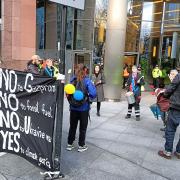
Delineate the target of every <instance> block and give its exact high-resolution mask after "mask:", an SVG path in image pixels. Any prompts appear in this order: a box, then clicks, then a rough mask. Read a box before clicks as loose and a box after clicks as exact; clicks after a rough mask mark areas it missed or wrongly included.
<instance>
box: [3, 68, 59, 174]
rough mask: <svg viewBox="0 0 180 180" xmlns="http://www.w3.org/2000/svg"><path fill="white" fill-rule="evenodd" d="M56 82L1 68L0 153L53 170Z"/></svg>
mask: <svg viewBox="0 0 180 180" xmlns="http://www.w3.org/2000/svg"><path fill="white" fill-rule="evenodd" d="M56 87H57V86H56V82H55V80H54V79H52V78H45V77H40V76H35V75H33V74H31V73H25V72H20V71H14V70H8V69H1V68H0V152H1V151H4V152H8V153H13V154H16V155H19V156H22V157H23V158H25V159H26V160H28V161H30V162H31V163H33V164H34V165H37V166H39V167H41V168H43V169H45V170H51V171H52V170H53V158H52V153H53V140H54V137H53V134H54V123H55V112H56V94H57V93H56V92H57V88H56Z"/></svg>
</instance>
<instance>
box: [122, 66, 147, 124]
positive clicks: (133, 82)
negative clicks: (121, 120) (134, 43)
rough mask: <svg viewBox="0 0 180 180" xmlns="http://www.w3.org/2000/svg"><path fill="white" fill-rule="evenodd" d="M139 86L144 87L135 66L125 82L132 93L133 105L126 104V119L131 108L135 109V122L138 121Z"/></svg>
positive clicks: (129, 115)
mask: <svg viewBox="0 0 180 180" xmlns="http://www.w3.org/2000/svg"><path fill="white" fill-rule="evenodd" d="M141 85H144V78H143V76H141V75H140V74H138V70H137V67H136V66H132V74H130V76H129V78H128V80H127V87H128V91H131V92H133V95H134V98H135V103H134V104H129V103H128V113H127V115H126V117H125V118H126V119H128V118H131V113H132V107H133V106H134V108H135V115H136V121H140V105H139V103H140V100H141Z"/></svg>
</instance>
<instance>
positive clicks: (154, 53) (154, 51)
mask: <svg viewBox="0 0 180 180" xmlns="http://www.w3.org/2000/svg"><path fill="white" fill-rule="evenodd" d="M153 57H156V46H153Z"/></svg>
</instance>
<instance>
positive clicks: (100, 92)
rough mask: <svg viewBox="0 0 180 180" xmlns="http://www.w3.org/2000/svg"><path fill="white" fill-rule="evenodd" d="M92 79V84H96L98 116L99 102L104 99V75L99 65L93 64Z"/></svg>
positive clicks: (98, 110) (98, 111)
mask: <svg viewBox="0 0 180 180" xmlns="http://www.w3.org/2000/svg"><path fill="white" fill-rule="evenodd" d="M92 80H93V83H94V85H95V86H96V92H97V97H96V102H97V116H100V107H101V102H102V101H104V89H103V84H105V77H104V74H103V72H102V69H101V67H100V66H99V65H95V66H94V74H93V78H92Z"/></svg>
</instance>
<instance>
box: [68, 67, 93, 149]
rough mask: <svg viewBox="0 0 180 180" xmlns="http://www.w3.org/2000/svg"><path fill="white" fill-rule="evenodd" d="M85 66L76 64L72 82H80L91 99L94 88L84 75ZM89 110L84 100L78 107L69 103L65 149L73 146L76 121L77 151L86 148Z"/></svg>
mask: <svg viewBox="0 0 180 180" xmlns="http://www.w3.org/2000/svg"><path fill="white" fill-rule="evenodd" d="M86 73H87V72H86V67H85V66H84V65H83V64H78V65H77V67H76V69H75V76H74V77H72V79H71V83H72V84H74V83H75V84H78V83H79V84H82V85H83V87H84V89H85V90H86V91H87V93H86V95H87V96H88V97H89V98H91V99H93V98H95V97H96V88H95V86H94V85H93V83H92V82H91V80H90V78H88V77H87V75H86ZM89 110H90V102H89V101H86V102H84V104H82V105H81V106H79V107H75V106H73V105H70V127H69V134H68V145H67V148H66V149H67V150H68V151H71V150H72V149H73V148H74V145H73V142H74V140H75V136H76V129H77V125H78V121H79V122H80V126H79V127H80V128H79V142H78V144H79V148H78V152H83V151H86V150H87V149H88V147H87V146H86V143H85V138H86V130H87V126H88V117H89Z"/></svg>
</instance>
